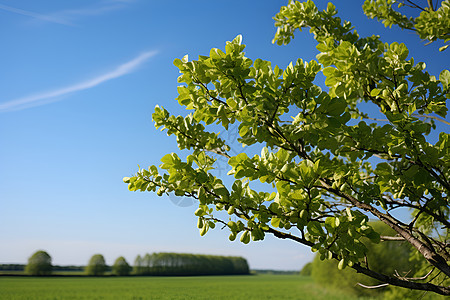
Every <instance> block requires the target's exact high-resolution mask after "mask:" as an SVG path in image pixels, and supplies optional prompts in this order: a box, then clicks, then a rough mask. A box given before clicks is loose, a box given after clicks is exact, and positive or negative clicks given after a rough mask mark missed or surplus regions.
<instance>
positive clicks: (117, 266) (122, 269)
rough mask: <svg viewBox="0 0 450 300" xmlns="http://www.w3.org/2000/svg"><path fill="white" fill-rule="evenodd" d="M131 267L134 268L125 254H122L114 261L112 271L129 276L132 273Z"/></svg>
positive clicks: (118, 274) (115, 273)
mask: <svg viewBox="0 0 450 300" xmlns="http://www.w3.org/2000/svg"><path fill="white" fill-rule="evenodd" d="M131 269H132V268H131V267H130V265H129V264H128V262H127V261H126V259H125V258H124V257H123V256H121V257H118V258H117V259H116V261H115V262H114V265H113V267H112V272H113V274H114V275H117V276H128V275H130V272H131Z"/></svg>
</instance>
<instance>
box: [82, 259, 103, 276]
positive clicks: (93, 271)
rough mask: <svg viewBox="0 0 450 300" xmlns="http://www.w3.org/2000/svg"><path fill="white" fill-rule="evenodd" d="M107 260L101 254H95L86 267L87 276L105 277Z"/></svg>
mask: <svg viewBox="0 0 450 300" xmlns="http://www.w3.org/2000/svg"><path fill="white" fill-rule="evenodd" d="M106 268H107V266H106V262H105V258H104V257H103V255H101V254H94V255H93V256H92V257H91V259H90V260H89V263H88V265H87V266H86V274H87V275H89V276H103V275H104V274H105V271H106Z"/></svg>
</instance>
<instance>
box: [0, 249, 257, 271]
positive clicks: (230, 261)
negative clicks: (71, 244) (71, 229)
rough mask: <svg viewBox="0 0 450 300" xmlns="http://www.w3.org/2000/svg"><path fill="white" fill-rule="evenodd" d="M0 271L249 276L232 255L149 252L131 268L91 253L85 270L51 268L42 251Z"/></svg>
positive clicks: (244, 264)
mask: <svg viewBox="0 0 450 300" xmlns="http://www.w3.org/2000/svg"><path fill="white" fill-rule="evenodd" d="M0 270H3V271H24V272H25V274H28V275H33V276H49V275H51V274H52V272H53V271H84V273H85V275H87V276H104V275H105V273H106V272H111V274H112V275H116V276H128V275H156V276H174V275H178V276H186V275H238V274H249V267H248V263H247V260H246V259H245V258H242V257H235V256H214V255H198V254H184V253H152V254H149V253H147V254H145V255H144V256H141V255H138V256H137V257H136V259H135V262H134V267H132V266H130V265H129V264H128V262H127V261H126V259H125V258H124V257H123V256H120V257H118V258H117V259H116V260H115V262H114V264H113V265H112V266H108V265H107V264H106V261H105V258H104V257H103V255H102V254H94V255H93V256H92V257H91V258H90V260H89V262H88V264H87V266H86V267H81V266H68V267H65V266H53V265H52V258H51V256H50V255H49V254H48V253H47V252H46V251H43V250H39V251H36V252H35V253H34V254H33V255H32V256H31V257H30V258H29V259H28V264H27V265H26V266H24V265H18V264H14V265H1V266H0Z"/></svg>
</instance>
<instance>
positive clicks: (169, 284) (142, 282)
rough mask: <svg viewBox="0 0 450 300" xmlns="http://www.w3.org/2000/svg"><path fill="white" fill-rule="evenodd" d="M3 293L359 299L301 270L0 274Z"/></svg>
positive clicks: (36, 296)
mask: <svg viewBox="0 0 450 300" xmlns="http://www.w3.org/2000/svg"><path fill="white" fill-rule="evenodd" d="M0 299H2V300H4V299H33V300H34V299H52V300H57V299H135V300H137V299H246V300H247V299H308V300H311V299H327V300H328V299H330V300H332V299H336V300H337V299H342V300H344V299H356V298H352V297H349V296H348V295H339V294H336V293H335V292H333V291H327V290H325V289H323V288H322V287H319V286H316V285H315V284H314V282H313V281H312V279H311V278H309V277H302V276H299V275H255V276H204V277H104V278H83V277H72V278H64V277H53V278H52V277H47V278H37V277H0Z"/></svg>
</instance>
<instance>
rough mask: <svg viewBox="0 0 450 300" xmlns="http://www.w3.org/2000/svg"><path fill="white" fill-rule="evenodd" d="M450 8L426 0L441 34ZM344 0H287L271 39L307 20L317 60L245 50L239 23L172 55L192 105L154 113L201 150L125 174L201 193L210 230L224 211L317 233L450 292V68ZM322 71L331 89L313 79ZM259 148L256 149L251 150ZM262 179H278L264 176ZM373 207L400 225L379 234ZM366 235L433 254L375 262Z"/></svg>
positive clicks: (379, 275)
mask: <svg viewBox="0 0 450 300" xmlns="http://www.w3.org/2000/svg"><path fill="white" fill-rule="evenodd" d="M381 2H385V3H387V5H390V6H389V7H390V8H389V9H391V10H392V11H394V10H393V8H392V5H391V4H392V3H393V2H395V1H392V0H386V1H376V3H381ZM397 2H398V1H397ZM411 2H412V1H405V4H406V3H411ZM370 3H374V2H373V1H370V0H367V1H366V2H365V6H369V5H371V4H370ZM428 3H430V4H433V1H431V0H429V1H428ZM432 8H433V9H432ZM448 8H449V1H442V2H441V7H440V8H439V9H434V6H433V5H431V6H430V8H428V9H424V11H426V13H424V14H427V13H428V14H430V15H427V16H431V15H432V16H433V18H438V19H439V22H437V23H428V24H427V26H428V28H426V30H431V31H433V30H435V31H436V30H438V31H439V30H441V29H442V28H441V27H440V24H444V25H445V26H444V28H443V29H442V30H444V33H442V34H441V33H439V34H436V35H434V37H435V38H436V39H441V40H442V39H444V43H446V42H448V40H446V39H447V38H448V33H449V30H448V28H449V27H448V23H449V13H448ZM391 10H390V13H389V14H388V15H377V17H378V18H387V17H389V18H391V17H392V16H393V17H392V18H391V19H390V20H391V21H392V20H393V21H392V22H394V23H395V24H400V23H401V22H400V21H401V18H400V17H401V16H400V15H392V13H391ZM366 11H367V9H366ZM369 11H370V8H369ZM437 11H439V13H437V14H435V13H434V12H437ZM369 13H370V12H369ZM336 14H337V11H336V8H335V6H334V5H333V4H331V3H329V4H328V6H327V8H326V9H325V10H323V11H319V10H318V8H317V7H316V6H315V4H314V3H313V2H312V1H307V2H303V3H300V2H290V4H289V5H287V6H283V7H282V8H281V10H280V12H279V13H278V14H277V15H276V16H275V21H276V22H275V25H276V26H277V27H278V29H277V33H276V35H275V39H274V42H276V43H278V44H280V45H282V44H288V43H289V41H290V40H291V39H292V38H293V37H294V32H295V30H296V29H299V30H301V29H303V28H309V30H310V32H311V33H313V34H314V37H315V39H316V41H317V43H318V45H317V49H318V51H319V52H320V53H319V54H318V55H317V60H312V61H310V62H306V61H303V60H302V59H298V60H297V61H296V62H295V63H291V64H290V65H289V66H288V67H287V68H286V69H284V70H283V69H281V68H279V67H278V66H275V67H274V68H273V67H272V66H271V63H270V62H269V61H264V60H261V59H256V60H255V61H252V60H251V59H249V58H247V57H246V56H245V55H244V52H243V50H244V48H245V45H243V44H242V43H241V42H242V38H241V36H238V37H236V38H235V39H234V40H233V41H231V42H227V43H226V46H225V51H222V50H220V49H215V48H214V49H212V50H211V51H210V53H209V56H200V57H199V58H198V60H192V61H189V59H188V57H187V56H185V57H183V58H182V59H175V61H174V64H175V66H177V67H178V68H179V70H180V73H181V76H180V77H179V78H178V81H179V82H180V83H182V84H183V85H182V86H179V87H178V94H179V95H178V97H177V100H178V102H179V104H180V105H183V106H185V107H186V108H187V109H189V110H191V111H193V112H191V113H189V114H187V115H186V116H172V115H170V114H169V112H168V111H167V110H166V109H164V108H163V107H159V106H156V108H155V112H154V113H153V121H154V122H155V126H156V127H157V128H160V127H162V128H163V129H165V130H167V134H168V135H172V134H173V135H175V136H176V138H177V143H178V147H179V148H180V149H181V150H185V151H189V153H190V154H189V155H187V157H186V158H180V157H179V156H178V155H177V154H176V153H170V154H167V155H165V156H164V157H162V158H161V162H162V164H161V165H160V167H159V169H158V168H157V167H156V166H150V167H149V168H148V170H147V169H139V171H138V172H137V173H136V174H135V175H134V176H132V177H131V178H130V177H126V178H124V182H125V183H127V184H128V189H129V190H131V191H138V190H139V191H151V192H156V193H157V195H159V196H161V195H163V194H169V193H174V194H175V195H177V196H187V197H191V198H194V199H196V200H198V205H199V208H198V209H197V210H196V212H195V215H196V216H197V217H198V227H199V229H200V234H201V235H204V234H206V232H207V231H208V230H209V229H212V228H214V227H215V224H217V223H219V224H221V226H224V227H228V228H229V230H230V231H231V234H230V240H235V239H236V238H237V236H238V234H240V241H242V242H243V243H245V244H247V243H249V242H250V240H253V241H259V240H263V239H264V236H265V235H266V234H272V235H274V236H275V237H278V238H280V239H290V240H293V241H296V242H298V243H300V244H303V245H306V246H309V247H311V249H312V251H317V252H318V253H319V255H320V258H321V259H334V260H337V261H338V262H339V263H338V267H339V268H340V269H343V268H345V267H347V266H348V267H350V268H352V269H354V270H355V271H356V272H358V273H362V274H365V275H367V276H369V277H372V278H374V279H376V280H379V281H380V282H384V283H386V284H390V285H394V286H400V287H404V288H408V289H415V290H423V291H432V292H435V293H438V294H442V295H450V287H449V284H450V280H449V277H450V266H449V264H448V261H450V251H449V247H448V245H449V227H450V222H449V219H450V216H449V214H450V209H449V199H448V195H449V190H450V168H449V167H450V139H449V134H448V133H446V132H439V130H438V129H437V128H439V127H437V126H436V122H440V121H442V122H444V123H448V122H446V121H445V120H443V119H442V118H445V116H446V114H447V107H446V99H448V98H449V97H450V89H449V83H450V72H449V71H448V70H443V71H442V72H441V73H440V74H439V76H437V77H436V76H432V75H430V74H429V73H428V72H427V71H426V70H425V69H426V65H425V63H422V62H419V63H415V62H414V59H413V58H408V55H409V52H408V49H407V47H406V46H405V45H404V44H401V43H398V42H394V43H392V44H388V43H383V42H382V41H381V40H380V37H379V36H375V35H374V36H369V37H360V36H359V35H358V33H357V32H356V30H353V29H354V28H353V27H352V25H351V23H350V22H347V21H346V22H342V21H341V19H340V18H338V17H337V16H336ZM421 16H422V14H421ZM391 21H390V22H391ZM419 21H420V19H419V20H417V19H414V22H415V23H414V24H416V25H414V26H416V27H415V28H416V29H417V26H419V27H420V26H422V25H423V23H421V22H419ZM420 24H422V25H420ZM417 30H418V29H417ZM418 32H419V31H418ZM439 32H440V31H439ZM419 34H420V32H419ZM420 36H421V37H422V35H420ZM432 40H434V39H433V38H432ZM440 42H441V41H440ZM319 72H321V73H322V74H323V75H324V76H325V77H326V80H325V82H324V84H325V86H326V89H322V88H321V87H319V86H318V85H316V84H315V83H314V80H315V79H316V75H317V74H318V73H319ZM235 123H236V124H239V137H238V138H237V142H239V143H240V144H242V145H243V146H245V147H246V149H247V150H246V151H245V152H243V153H240V154H238V155H234V156H233V155H232V154H231V152H230V146H229V145H230V143H231V142H235V141H230V140H228V141H227V140H224V139H222V138H221V137H219V133H217V131H220V132H224V131H227V130H230V128H231V127H230V124H235ZM219 127H221V128H220V130H219V129H218V128H219ZM259 150H260V154H259V155H258V154H256V155H254V156H253V157H249V156H248V154H247V153H258V152H259ZM219 156H222V157H225V158H226V159H227V160H228V165H229V167H230V171H229V173H228V175H230V176H227V177H226V181H223V180H222V179H220V178H218V177H216V176H215V175H214V167H215V165H214V162H215V161H216V159H217V157H219ZM230 177H231V178H230ZM257 180H259V181H260V182H261V183H263V184H267V185H268V186H269V188H270V186H271V187H272V188H273V192H262V191H257V190H255V184H254V182H253V181H257ZM265 190H267V189H265ZM405 210H411V211H412V215H411V219H410V220H407V221H405V220H403V219H400V218H397V217H396V216H395V212H397V211H405ZM221 211H226V212H228V214H229V215H233V216H235V217H237V220H236V219H231V218H230V219H227V218H226V217H224V214H223V213H221ZM393 213H394V214H393ZM369 216H370V217H371V218H374V219H378V220H380V221H382V222H383V223H385V224H386V225H388V226H389V227H390V228H392V229H393V230H394V231H395V235H391V236H380V234H379V232H377V230H376V229H374V228H373V227H372V226H371V225H370V224H369V223H368V221H369ZM363 237H365V238H367V239H369V240H371V241H372V242H373V243H380V241H381V243H398V242H399V241H406V242H408V243H409V244H411V246H412V247H413V248H414V254H415V256H416V257H422V258H423V261H424V262H425V263H424V265H423V267H422V268H420V269H419V270H418V271H417V274H415V275H413V273H408V274H396V273H392V272H390V271H389V270H377V271H376V270H374V269H373V266H374V265H376V264H377V263H378V262H376V261H370V260H369V255H368V248H367V247H366V246H365V245H364V244H363V243H362V242H361V238H363ZM412 259H414V258H412ZM413 277H417V278H413Z"/></svg>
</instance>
